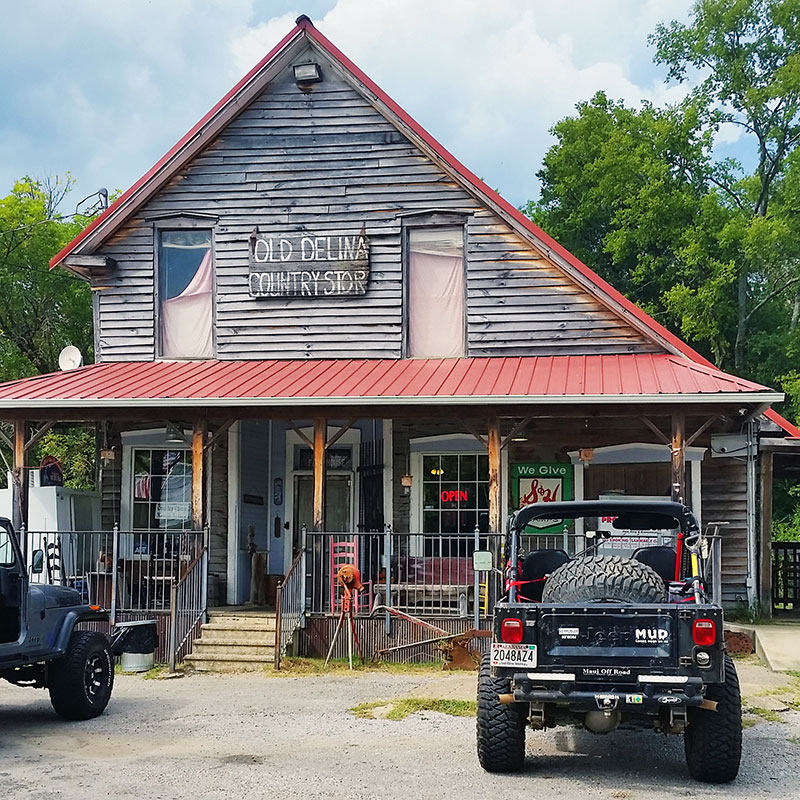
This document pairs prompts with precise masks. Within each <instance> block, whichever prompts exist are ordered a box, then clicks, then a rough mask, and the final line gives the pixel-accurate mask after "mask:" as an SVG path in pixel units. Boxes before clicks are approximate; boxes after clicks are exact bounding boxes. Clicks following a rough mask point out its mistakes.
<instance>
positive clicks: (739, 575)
mask: <svg viewBox="0 0 800 800" xmlns="http://www.w3.org/2000/svg"><path fill="white" fill-rule="evenodd" d="M702 488H703V523H704V525H707V524H708V523H709V522H728V523H729V524H728V525H726V526H724V527H722V528H720V533H721V534H722V599H723V602H724V603H725V604H726V605H733V604H736V603H747V475H746V466H745V464H744V462H742V461H739V460H737V459H735V458H711V457H710V455H708V454H707V455H706V459H705V461H704V462H703V477H702Z"/></svg>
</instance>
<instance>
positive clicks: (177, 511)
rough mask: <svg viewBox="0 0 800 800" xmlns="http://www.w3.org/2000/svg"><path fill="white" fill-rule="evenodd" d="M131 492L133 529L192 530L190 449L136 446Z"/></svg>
mask: <svg viewBox="0 0 800 800" xmlns="http://www.w3.org/2000/svg"><path fill="white" fill-rule="evenodd" d="M131 491H132V499H131V508H132V509H133V515H132V527H133V530H136V531H140V530H143V531H152V530H165V529H166V530H171V531H185V530H190V529H191V527H192V454H191V453H190V452H189V451H188V450H155V449H138V448H137V449H135V450H134V451H133V486H132V487H131Z"/></svg>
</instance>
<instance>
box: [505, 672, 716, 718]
mask: <svg viewBox="0 0 800 800" xmlns="http://www.w3.org/2000/svg"><path fill="white" fill-rule="evenodd" d="M648 677H649V676H645V675H643V676H641V677H640V679H639V682H638V683H629V684H628V683H626V684H615V683H607V684H597V683H585V682H581V683H578V682H576V680H575V678H574V676H572V675H571V674H570V673H549V674H548V673H541V674H536V673H527V672H520V673H516V674H515V675H514V677H513V679H512V683H511V693H512V695H513V697H514V701H515V702H519V703H540V704H543V703H554V704H555V705H559V706H567V707H568V708H569V709H570V710H572V711H593V710H596V709H601V710H604V711H610V710H618V711H624V712H629V713H637V712H638V713H643V712H653V711H655V710H657V709H661V708H665V707H666V708H669V707H670V706H672V707H675V706H699V705H701V704H702V703H703V691H702V690H703V681H702V679H701V678H694V677H687V678H685V679H680V680H679V679H676V680H675V681H673V682H663V676H652V677H654V678H656V680H655V681H648ZM658 679H661V680H658Z"/></svg>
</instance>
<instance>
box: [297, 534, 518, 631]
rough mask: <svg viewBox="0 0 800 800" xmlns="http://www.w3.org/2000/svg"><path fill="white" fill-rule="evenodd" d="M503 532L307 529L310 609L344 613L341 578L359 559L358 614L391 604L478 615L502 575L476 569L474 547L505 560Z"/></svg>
mask: <svg viewBox="0 0 800 800" xmlns="http://www.w3.org/2000/svg"><path fill="white" fill-rule="evenodd" d="M502 540H503V536H502V535H500V534H486V533H479V532H476V533H470V534H409V533H393V532H392V531H391V530H387V531H385V532H383V533H345V534H343V533H316V532H315V533H310V532H309V533H306V534H305V542H306V559H305V576H306V580H305V593H306V596H305V603H304V608H305V611H306V612H307V613H309V614H338V613H339V612H340V611H341V605H340V604H341V591H340V588H339V587H338V586H337V583H336V575H337V572H338V570H339V567H341V566H342V565H343V564H346V563H352V564H355V565H356V566H357V567H358V569H359V571H360V573H361V581H362V583H363V584H364V589H363V590H362V591H361V592H360V593H359V594H358V595H357V596H356V598H355V599H354V602H353V612H354V613H355V614H356V615H359V616H367V615H369V614H370V613H371V612H372V610H373V609H374V608H375V607H376V606H380V605H390V606H392V607H394V608H397V609H400V610H403V611H406V612H408V613H411V614H415V615H420V614H421V615H430V614H435V615H438V616H455V617H469V616H475V614H476V612H478V611H481V612H482V613H485V612H486V609H487V608H489V607H491V603H492V600H493V599H494V598H496V597H497V593H498V587H499V585H500V581H501V576H500V574H499V572H496V571H494V570H493V571H487V572H483V573H476V572H475V571H474V569H473V566H472V554H473V552H474V551H475V550H491V551H492V553H493V554H494V563H495V566H498V565H499V564H500V558H501V548H502Z"/></svg>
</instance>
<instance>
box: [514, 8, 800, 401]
mask: <svg viewBox="0 0 800 800" xmlns="http://www.w3.org/2000/svg"><path fill="white" fill-rule="evenodd" d="M651 42H652V44H654V46H655V50H656V55H655V59H656V61H657V62H658V63H661V64H663V65H664V66H665V67H666V68H667V78H668V79H671V80H679V81H684V80H692V81H693V82H694V84H695V85H694V88H693V89H692V90H691V91H689V92H688V95H687V97H686V99H685V100H684V101H683V102H681V103H680V104H678V105H676V106H673V107H667V108H655V107H653V106H651V105H649V104H646V103H645V104H642V105H641V107H639V108H628V107H626V106H624V105H623V104H622V103H618V102H614V101H612V100H609V99H608V98H607V97H606V95H605V94H603V93H602V92H599V93H598V94H596V95H595V97H594V98H593V99H592V100H591V101H589V102H585V103H581V104H579V105H578V107H577V114H576V115H575V116H573V117H568V118H566V119H564V120H561V121H560V122H558V123H557V124H556V125H555V126H554V128H553V129H552V130H553V133H554V134H555V137H556V143H555V145H554V146H553V147H552V148H551V150H550V151H549V152H548V153H547V155H546V157H545V159H544V163H543V167H542V170H541V171H540V173H539V177H540V178H541V182H542V192H541V197H540V199H539V200H538V201H536V202H534V203H530V204H529V205H528V208H527V211H528V213H529V214H530V215H531V216H532V217H534V218H535V219H536V221H537V222H539V224H541V225H542V226H543V227H544V228H545V229H547V230H548V232H550V233H551V234H552V235H553V236H555V237H556V238H557V239H559V240H560V241H561V242H562V243H563V244H564V245H565V246H566V247H568V248H570V249H572V250H573V251H574V252H575V253H576V255H578V256H579V257H581V258H582V259H584V260H585V261H586V262H587V263H588V264H589V265H590V266H591V267H593V268H594V269H596V270H597V271H598V272H600V274H602V275H603V277H605V278H606V279H608V280H609V281H610V282H611V283H613V284H614V285H615V286H617V287H618V288H619V289H620V290H622V291H623V292H625V293H626V294H627V295H628V296H629V297H630V298H631V299H632V300H634V301H635V302H637V303H639V304H640V305H642V306H643V307H644V308H645V309H646V310H648V311H649V312H650V313H651V314H653V316H655V317H656V318H657V319H658V320H659V321H660V322H662V323H663V324H665V325H666V326H667V327H669V328H671V329H672V330H674V331H675V332H676V333H678V334H679V335H681V336H683V337H684V338H686V339H688V340H689V341H691V342H692V343H693V344H694V346H695V347H696V348H697V349H698V350H700V351H701V352H703V353H704V355H706V356H707V357H709V358H710V359H711V360H713V361H714V362H715V363H716V364H717V365H718V366H720V367H722V368H724V369H732V370H734V371H736V372H738V373H739V374H742V375H745V376H747V377H750V378H752V379H754V380H758V381H760V382H762V383H766V384H768V385H773V386H779V385H781V383H782V382H783V383H784V384H785V386H786V389H787V390H788V391H789V393H790V394H791V393H792V390H793V389H794V388H797V389H798V392H797V394H796V397H797V399H798V400H800V334H798V323H799V322H800V229H799V227H800V214H798V212H800V151H798V147H797V145H798V142H799V141H800V0H697V2H695V4H694V6H693V9H692V14H691V21H690V23H689V24H686V25H684V24H682V23H678V22H672V23H670V24H667V25H659V26H658V27H657V29H656V31H655V33H654V34H653V36H652V37H651ZM723 125H728V126H738V127H740V128H742V130H743V132H744V135H745V139H744V141H745V142H746V143H747V144H748V145H750V146H752V149H753V154H754V158H753V163H755V165H756V166H755V169H753V170H752V171H751V172H746V171H745V170H744V169H743V168H742V166H741V164H739V163H738V162H736V161H733V160H730V159H720V158H716V157H715V155H714V145H715V142H716V140H717V139H718V135H719V131H720V128H721V126H723Z"/></svg>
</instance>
